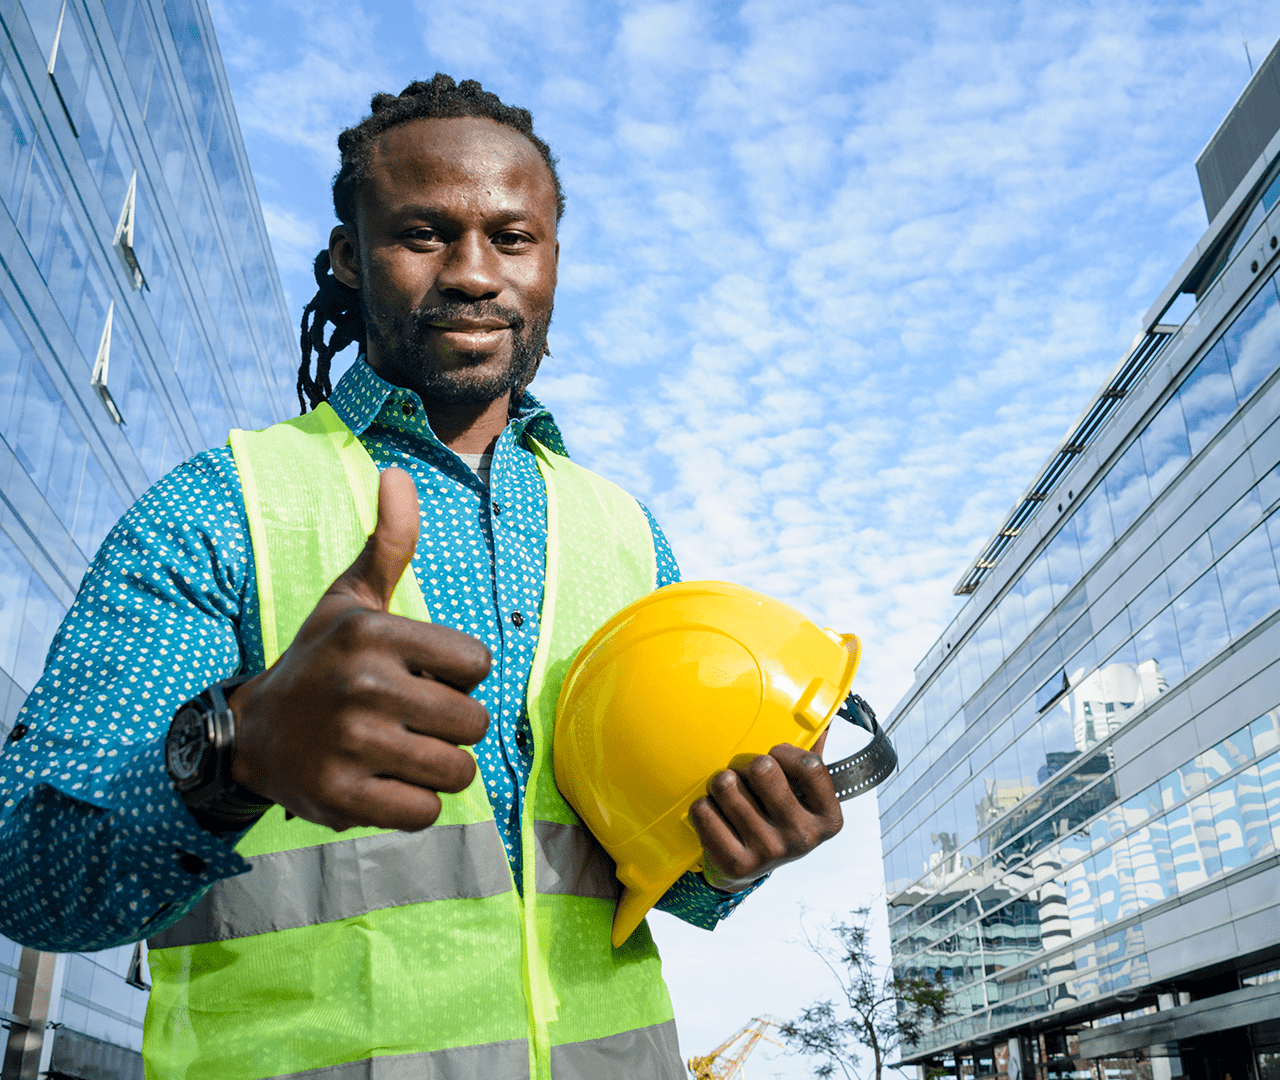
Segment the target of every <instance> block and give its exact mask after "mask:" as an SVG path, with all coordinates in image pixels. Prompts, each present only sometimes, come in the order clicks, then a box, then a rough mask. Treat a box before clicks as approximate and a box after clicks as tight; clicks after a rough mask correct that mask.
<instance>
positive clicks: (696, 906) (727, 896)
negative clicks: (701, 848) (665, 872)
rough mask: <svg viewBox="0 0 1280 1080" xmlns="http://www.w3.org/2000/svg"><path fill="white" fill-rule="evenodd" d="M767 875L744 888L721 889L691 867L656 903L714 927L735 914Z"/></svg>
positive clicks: (680, 916)
mask: <svg viewBox="0 0 1280 1080" xmlns="http://www.w3.org/2000/svg"><path fill="white" fill-rule="evenodd" d="M768 876H769V875H768V874H766V875H765V877H762V878H761V879H760V880H759V881H757V882H755V883H753V884H751V885H749V886H748V887H747V888H745V889H743V890H742V892H737V893H722V892H720V890H719V889H713V888H712V887H711V886H710V885H708V884H707V882H706V879H705V878H704V877H703V876H702V875H701V874H700V873H695V872H694V871H692V870H690V871H687V872H686V873H685V874H684V875H683V876H682V877H681V878H680V879H679V880H678V881H677V882H676V883H675V884H674V885H672V886H671V888H669V889H668V890H667V891H666V893H665V894H664V895H663V897H662V899H661V900H659V901H658V902H657V903H656V904H654V907H655V908H657V909H658V910H659V911H665V912H666V913H667V914H668V915H674V916H675V917H676V918H677V919H682V920H683V921H684V922H687V923H689V924H690V925H691V926H697V927H700V928H702V929H703V930H712V929H714V928H715V925H716V923H718V922H720V920H721V919H727V918H728V917H729V916H730V915H732V914H733V913H734V912H735V911H736V910H737V908H738V905H739V904H741V903H742V901H744V900H745V899H746V898H747V897H748V896H750V895H751V894H752V893H753V892H755V891H756V889H758V888H759V887H760V886H761V885H762V884H764V881H765V878H767V877H768Z"/></svg>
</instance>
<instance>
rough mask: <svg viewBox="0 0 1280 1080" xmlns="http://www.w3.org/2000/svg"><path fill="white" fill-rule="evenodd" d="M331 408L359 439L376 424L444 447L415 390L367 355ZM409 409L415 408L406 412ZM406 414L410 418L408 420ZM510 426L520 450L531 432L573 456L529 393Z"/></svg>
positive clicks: (545, 443)
mask: <svg viewBox="0 0 1280 1080" xmlns="http://www.w3.org/2000/svg"><path fill="white" fill-rule="evenodd" d="M329 404H330V405H332V406H333V411H334V412H336V413H337V414H338V417H339V418H340V419H341V420H342V422H343V423H344V424H346V425H347V427H349V428H350V429H351V431H352V432H353V433H354V434H356V435H363V434H364V433H365V432H366V431H367V430H368V429H369V428H370V427H372V426H373V425H374V424H375V423H376V424H378V425H379V426H382V427H388V428H392V429H394V430H396V431H400V432H404V433H406V434H409V435H412V436H416V437H418V438H423V437H425V438H427V439H428V440H429V441H431V442H433V443H436V444H438V445H441V446H443V444H442V443H440V441H439V440H438V439H437V438H436V437H435V433H434V432H433V431H432V430H431V426H430V424H428V423H427V422H426V413H425V412H424V411H423V410H422V399H421V398H419V397H418V395H417V394H415V393H414V392H413V391H412V390H407V389H405V388H404V387H403V386H396V385H395V384H394V383H389V382H387V381H386V379H384V378H382V377H381V376H380V375H378V374H377V372H375V371H374V370H373V368H371V367H370V366H369V365H368V364H367V363H366V362H365V358H364V354H363V353H362V354H361V355H360V357H359V359H357V360H356V362H355V363H354V364H352V365H351V367H350V368H348V369H347V372H346V374H345V375H343V376H342V378H341V379H339V380H338V385H337V386H335V387H334V388H333V393H332V394H331V395H330V397H329ZM406 406H411V408H408V409H407V410H406ZM406 411H407V412H408V413H409V414H410V415H409V416H408V417H407V416H406ZM414 416H417V417H421V421H420V422H418V423H412V422H409V421H410V417H414ZM507 426H508V427H509V428H510V429H511V434H512V436H513V437H514V440H515V442H516V445H518V446H523V445H524V435H525V433H526V432H528V433H529V434H530V435H532V436H533V437H534V438H535V439H537V440H538V442H540V443H542V445H543V446H545V447H546V448H547V449H548V450H550V451H552V452H553V453H556V454H562V455H564V456H565V457H568V456H569V453H568V451H567V450H566V449H565V447H564V437H563V436H562V435H561V434H560V428H559V425H557V424H556V421H555V418H554V417H553V416H552V415H551V412H550V410H549V409H547V407H546V406H545V405H543V404H542V402H540V401H539V400H538V399H537V398H535V397H534V396H533V395H532V394H531V393H529V391H528V390H526V391H525V392H524V396H523V397H521V399H520V404H519V406H518V407H517V408H516V412H515V415H514V416H513V417H512V418H511V419H510V420H509V421H508V424H507Z"/></svg>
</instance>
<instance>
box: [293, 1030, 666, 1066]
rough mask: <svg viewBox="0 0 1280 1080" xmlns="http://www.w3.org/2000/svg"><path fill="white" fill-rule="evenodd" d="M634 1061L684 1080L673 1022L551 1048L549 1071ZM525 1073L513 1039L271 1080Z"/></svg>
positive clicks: (521, 1048) (522, 1053)
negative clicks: (656, 1064)
mask: <svg viewBox="0 0 1280 1080" xmlns="http://www.w3.org/2000/svg"><path fill="white" fill-rule="evenodd" d="M635 1061H654V1062H663V1063H669V1064H668V1065H667V1067H666V1068H665V1069H663V1070H662V1071H660V1072H655V1073H652V1074H648V1075H650V1076H651V1077H652V1080H686V1074H685V1071H684V1069H683V1068H682V1067H681V1066H680V1064H679V1061H680V1046H679V1044H678V1042H677V1040H676V1025H675V1021H673V1020H668V1021H667V1022H666V1023H665V1024H655V1025H653V1026H652V1027H647V1028H640V1029H639V1030H637V1031H624V1032H623V1033H622V1034H620V1035H607V1036H605V1037H604V1038H602V1039H588V1040H587V1041H586V1042H580V1043H568V1044H566V1045H564V1046H553V1047H552V1048H551V1070H552V1073H553V1074H554V1075H555V1077H556V1078H557V1080H605V1078H611V1077H625V1078H626V1080H634V1077H635V1076H636V1074H635V1073H633V1072H631V1071H629V1070H630V1067H631V1063H632V1062H635ZM528 1076H529V1055H528V1053H527V1051H526V1049H525V1044H524V1043H523V1042H521V1041H519V1040H514V1041H511V1042H503V1043H489V1044H488V1045H485V1046H464V1047H460V1048H458V1049H456V1050H429V1051H427V1052H426V1053H422V1054H397V1055H396V1056H394V1057H376V1058H370V1059H368V1060H365V1061H348V1062H346V1063H345V1064H342V1065H329V1066H327V1067H324V1068H320V1069H307V1070H306V1071H304V1072H295V1073H287V1074H284V1075H281V1076H277V1077H273V1078H272V1080H526V1078H527V1077H528ZM646 1080H647V1078H646Z"/></svg>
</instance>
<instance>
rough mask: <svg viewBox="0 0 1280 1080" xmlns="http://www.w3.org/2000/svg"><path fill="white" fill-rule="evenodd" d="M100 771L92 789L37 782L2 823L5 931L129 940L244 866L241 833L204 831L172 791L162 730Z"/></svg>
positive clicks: (40, 942) (25, 936)
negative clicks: (111, 769) (104, 773)
mask: <svg viewBox="0 0 1280 1080" xmlns="http://www.w3.org/2000/svg"><path fill="white" fill-rule="evenodd" d="M102 780H103V781H105V783H103V784H101V786H98V785H95V786H98V790H97V791H92V792H84V791H82V790H81V791H66V790H63V787H64V785H66V781H65V780H64V781H61V782H60V780H59V778H57V777H53V778H50V779H49V780H44V781H41V782H39V783H37V784H36V785H34V786H33V787H32V789H30V790H29V791H28V793H27V795H26V797H25V798H24V799H23V800H22V801H21V802H20V803H19V804H18V806H17V807H16V808H15V809H14V810H13V811H11V813H10V814H9V815H7V817H6V819H5V820H4V822H3V824H2V826H0V894H3V895H5V897H6V899H5V904H4V910H3V913H2V914H3V918H2V919H0V923H2V924H3V925H2V926H0V932H3V933H4V934H5V935H6V936H8V937H10V938H14V939H16V940H19V941H22V942H23V943H24V944H29V945H32V946H34V947H36V948H41V949H46V950H49V951H57V952H72V951H77V952H78V951H87V950H95V949H104V948H109V947H112V946H115V945H120V944H124V943H126V942H130V941H136V940H137V939H138V938H140V937H142V936H144V935H145V934H148V933H151V932H153V931H154V930H156V929H159V928H160V927H161V926H162V925H164V924H165V923H167V922H169V921H172V919H173V918H174V917H176V914H177V913H179V912H180V911H182V910H185V909H187V908H189V907H190V906H191V904H192V903H193V902H194V901H195V900H196V899H198V898H199V896H200V895H201V894H202V893H203V892H204V891H205V889H207V888H208V886H210V885H212V884H213V883H214V882H215V881H217V880H218V879H219V878H225V877H231V876H233V875H235V874H240V873H243V872H245V871H246V870H247V869H248V863H246V862H245V860H244V859H242V858H241V857H240V856H239V855H237V854H236V853H235V851H234V850H233V848H234V845H235V843H236V841H237V840H238V839H239V834H229V835H224V836H214V835H213V834H211V833H208V832H206V831H205V830H204V829H202V828H200V826H199V825H197V824H196V822H195V819H194V818H193V817H192V816H191V812H190V811H189V810H188V809H187V806H186V803H184V802H183V801H182V799H181V798H180V797H179V795H178V793H177V792H176V791H174V789H173V786H172V784H171V783H170V782H169V776H168V772H167V771H166V770H165V766H164V740H163V739H156V740H154V741H152V742H149V743H147V744H145V745H143V746H139V747H137V748H136V752H135V754H134V756H133V757H132V758H130V759H129V760H127V761H125V762H122V763H121V764H119V765H118V766H117V767H116V770H115V774H114V775H113V776H112V777H111V778H110V779H109V780H108V779H107V778H105V777H104V778H102ZM66 786H69V785H66ZM77 786H78V787H79V786H81V785H77ZM104 787H105V790H103V788H104ZM86 796H88V797H86Z"/></svg>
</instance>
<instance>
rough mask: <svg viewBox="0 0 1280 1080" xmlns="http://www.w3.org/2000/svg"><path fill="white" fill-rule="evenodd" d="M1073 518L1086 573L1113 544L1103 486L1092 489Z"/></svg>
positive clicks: (1112, 531) (1113, 537)
mask: <svg viewBox="0 0 1280 1080" xmlns="http://www.w3.org/2000/svg"><path fill="white" fill-rule="evenodd" d="M1073 516H1074V518H1075V523H1076V533H1077V535H1078V537H1079V539H1080V561H1081V564H1082V566H1083V568H1084V570H1085V571H1088V570H1089V568H1090V567H1092V566H1093V565H1094V563H1096V562H1097V561H1098V560H1099V559H1100V558H1102V556H1103V555H1105V554H1106V553H1107V551H1108V549H1109V548H1110V547H1111V545H1112V544H1113V543H1115V538H1116V535H1115V530H1114V529H1113V528H1112V527H1111V510H1110V508H1109V507H1108V506H1107V492H1106V488H1105V486H1104V485H1101V484H1100V485H1099V486H1098V487H1096V488H1094V489H1093V491H1092V492H1091V493H1090V495H1089V497H1088V498H1087V499H1085V501H1084V502H1083V503H1081V504H1080V508H1079V509H1078V510H1076V512H1075V514H1074V515H1073Z"/></svg>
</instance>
